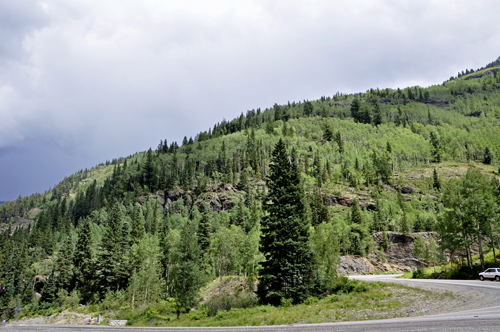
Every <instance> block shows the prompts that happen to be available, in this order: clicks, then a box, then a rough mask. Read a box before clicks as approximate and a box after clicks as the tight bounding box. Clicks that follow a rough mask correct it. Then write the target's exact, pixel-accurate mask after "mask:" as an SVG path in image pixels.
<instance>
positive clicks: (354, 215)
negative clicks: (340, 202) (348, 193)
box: [351, 198, 363, 224]
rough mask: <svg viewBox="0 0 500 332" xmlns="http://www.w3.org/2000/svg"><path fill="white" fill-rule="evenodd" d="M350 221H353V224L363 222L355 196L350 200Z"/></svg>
mask: <svg viewBox="0 0 500 332" xmlns="http://www.w3.org/2000/svg"><path fill="white" fill-rule="evenodd" d="M351 222H353V223H354V224H362V223H363V217H362V216H361V210H360V208H359V205H358V200H357V199H356V198H355V199H353V200H352V206H351Z"/></svg>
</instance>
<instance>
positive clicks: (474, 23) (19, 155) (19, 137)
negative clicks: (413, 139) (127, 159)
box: [0, 0, 500, 200]
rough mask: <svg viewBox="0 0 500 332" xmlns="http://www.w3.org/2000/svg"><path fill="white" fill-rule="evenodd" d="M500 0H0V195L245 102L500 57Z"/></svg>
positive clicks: (424, 79)
mask: <svg viewBox="0 0 500 332" xmlns="http://www.w3.org/2000/svg"><path fill="white" fill-rule="evenodd" d="M499 9H500V4H498V3H497V2H495V1H488V0H484V1H475V2H470V1H465V0H459V1H431V0H427V1H420V2H415V1H396V0H385V1H383V0H380V1H349V2H345V1H338V2H334V1H272V2H269V1H251V0H247V1H237V2H234V1H182V2H179V1H176V2H174V1H160V0H148V1H141V2H137V1H131V0H109V1H97V0H87V1H72V2H67V1H62V0H46V1H22V2H21V1H14V2H7V1H0V13H1V14H0V38H2V41H5V42H2V45H1V46H0V117H1V121H0V164H1V167H0V183H1V186H0V199H1V200H4V199H12V198H14V197H16V196H17V195H18V194H19V193H22V194H23V195H26V194H29V193H31V192H33V191H43V190H44V189H47V188H48V187H49V186H51V185H53V184H54V183H56V182H57V181H58V180H60V179H62V178H63V177H64V176H67V175H69V174H71V173H73V172H74V171H76V170H78V169H80V168H85V167H91V166H93V165H95V164H97V163H99V162H102V161H105V160H106V159H111V158H113V157H118V156H125V155H128V154H131V153H134V152H136V151H142V150H145V149H147V148H148V147H149V146H155V145H156V144H157V142H158V141H159V140H160V139H164V138H167V139H168V140H169V141H172V140H181V139H182V137H183V136H184V135H187V136H191V135H192V136H194V135H195V134H196V133H197V132H199V131H200V130H206V129H207V128H208V127H211V126H213V124H214V123H216V122H218V121H220V120H222V118H224V117H225V118H227V119H231V118H233V117H235V116H237V115H239V113H240V112H245V111H246V110H247V109H252V108H257V107H263V108H265V107H269V106H271V105H272V104H274V103H275V102H278V103H285V102H287V101H288V100H290V101H293V100H302V99H313V98H318V97H319V96H321V95H332V94H334V93H335V92H337V91H341V92H358V91H364V90H366V89H369V88H371V87H380V88H382V87H398V86H399V87H405V86H408V85H414V84H419V85H422V86H426V85H430V84H438V83H440V82H442V81H443V80H445V79H447V78H448V77H449V76H450V75H453V74H456V72H457V71H458V70H462V69H465V68H477V67H480V66H482V65H484V64H486V63H488V62H490V61H492V60H494V59H496V58H497V57H498V55H500V28H498V24H497V23H496V22H497V17H496V16H497V13H498V12H499ZM55 163H57V167H55V166H54V164H55ZM20 164H22V165H24V166H23V168H21V167H19V165H20ZM28 165H33V167H36V171H35V168H30V166H28ZM21 171H22V172H25V173H26V175H24V176H20V175H17V174H19V173H20V172H21ZM16 177H17V178H19V180H17V181H13V180H12V179H13V178H16Z"/></svg>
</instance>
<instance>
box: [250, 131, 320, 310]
mask: <svg viewBox="0 0 500 332" xmlns="http://www.w3.org/2000/svg"><path fill="white" fill-rule="evenodd" d="M267 185H268V188H269V193H268V195H267V197H266V202H268V203H266V204H265V205H264V209H265V210H266V211H267V212H268V213H269V215H268V216H267V217H266V218H264V219H263V220H262V236H261V250H262V252H263V254H264V256H265V259H266V260H265V261H264V262H262V263H261V266H262V270H261V274H260V277H259V285H258V290H257V294H258V296H259V299H260V301H261V302H262V303H271V304H273V305H279V304H280V301H281V299H282V298H289V299H292V300H293V302H294V303H300V302H302V301H304V300H305V299H306V298H307V297H308V296H309V294H310V293H311V291H312V284H313V280H312V278H313V265H312V264H313V261H312V260H313V253H312V252H311V251H310V249H309V224H308V223H307V222H305V220H306V219H305V218H304V217H305V204H304V194H303V189H302V184H301V181H300V175H299V172H298V165H297V161H296V156H295V154H294V153H293V152H292V156H291V160H289V159H288V153H287V151H286V148H285V144H284V142H283V141H282V140H281V139H280V140H279V142H278V143H277V144H276V146H275V148H274V151H273V158H272V161H271V164H270V174H269V177H268V181H267Z"/></svg>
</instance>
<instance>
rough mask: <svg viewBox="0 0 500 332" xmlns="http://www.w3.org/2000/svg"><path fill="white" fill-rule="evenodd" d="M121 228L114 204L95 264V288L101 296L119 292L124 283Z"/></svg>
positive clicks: (117, 211) (118, 211)
mask: <svg viewBox="0 0 500 332" xmlns="http://www.w3.org/2000/svg"><path fill="white" fill-rule="evenodd" d="M121 227H122V220H121V215H120V208H119V205H118V203H116V204H115V205H114V206H113V208H112V210H111V216H110V218H109V220H108V224H107V226H106V231H105V233H104V235H103V237H102V242H101V246H100V250H99V251H100V252H99V259H98V262H97V271H98V273H97V279H98V280H97V283H98V284H97V286H98V290H99V291H100V293H101V294H106V292H107V291H109V290H113V291H117V290H120V289H121V288H123V286H124V283H125V281H124V278H125V275H124V274H125V266H124V262H123V255H124V252H123V249H122V246H121V243H122V239H121V234H122V233H121Z"/></svg>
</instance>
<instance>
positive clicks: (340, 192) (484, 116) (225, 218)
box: [0, 60, 500, 317]
mask: <svg viewBox="0 0 500 332" xmlns="http://www.w3.org/2000/svg"><path fill="white" fill-rule="evenodd" d="M497 62H498V60H497V61H496V62H493V63H492V64H489V65H488V66H487V67H485V68H483V69H480V70H477V71H474V72H472V73H471V72H469V71H467V72H464V73H463V74H460V75H458V77H454V78H453V79H450V80H448V81H446V82H443V83H442V84H439V85H434V86H430V87H427V88H422V87H418V86H416V87H408V88H405V89H397V90H393V89H382V90H380V89H371V90H369V91H367V92H365V93H359V94H354V95H343V94H336V95H334V96H325V97H321V98H320V99H318V100H314V101H301V102H292V103H288V104H286V105H277V104H275V105H274V106H273V107H270V108H267V109H265V110H260V109H257V110H252V111H248V112H247V113H246V114H243V113H242V114H241V115H240V116H239V117H237V118H235V119H233V120H232V121H222V122H220V123H217V124H215V125H214V127H213V128H210V129H208V130H207V131H204V132H200V133H199V134H197V135H196V137H195V138H194V139H193V138H189V139H188V138H187V137H185V139H184V140H183V142H182V143H180V144H178V143H176V142H167V141H166V140H165V141H162V142H160V144H159V145H158V147H157V148H155V149H149V150H148V151H145V152H139V153H136V154H134V155H131V156H128V157H126V158H118V159H114V160H112V161H111V162H106V163H103V164H100V165H97V166H95V167H93V168H91V169H86V170H81V171H79V172H77V173H75V174H73V175H71V176H69V177H67V178H65V179H64V180H63V181H61V182H60V183H59V184H58V185H56V186H55V187H54V188H53V189H51V190H49V191H47V192H46V193H43V194H33V195H31V196H28V197H19V198H18V199H17V200H15V201H12V202H7V203H6V204H3V205H2V206H0V213H1V214H0V216H1V223H2V224H1V226H0V227H1V228H2V229H3V230H7V229H8V230H10V231H4V232H3V234H2V235H0V266H2V268H1V269H2V271H0V301H1V302H0V312H3V315H4V316H5V317H11V316H12V315H13V314H14V311H13V308H15V307H16V306H19V305H21V304H23V305H25V306H27V307H28V308H29V310H33V311H36V310H41V309H43V308H48V307H50V306H51V305H50V303H49V302H50V301H49V299H51V296H55V294H52V293H53V292H54V290H51V289H52V288H50V287H49V286H48V285H51V283H52V282H53V283H54V284H55V286H54V287H55V288H53V289H56V290H57V291H63V294H66V295H67V294H69V293H71V292H73V293H71V294H73V295H72V296H73V299H74V298H75V297H76V298H77V302H78V301H80V302H84V301H85V302H87V301H90V302H94V303H99V302H100V301H104V300H105V299H106V298H107V296H108V295H107V294H108V293H109V294H111V295H109V296H111V297H112V296H122V297H123V299H124V301H127V303H130V305H131V306H134V305H145V304H147V303H152V302H155V301H159V300H161V299H164V298H166V297H168V296H170V297H175V296H174V295H175V292H174V290H173V289H175V287H174V286H173V285H174V284H175V283H174V284H172V283H173V282H174V280H175V278H174V277H173V276H172V275H171V274H172V273H173V274H175V273H176V272H175V271H176V270H175V267H176V266H178V264H179V259H180V258H179V257H181V256H180V251H179V250H180V248H196V252H193V253H192V254H189V255H192V256H193V257H195V258H193V262H195V263H194V265H193V266H194V267H193V269H194V270H192V271H191V272H192V273H194V272H193V271H195V270H196V271H198V272H196V273H199V276H200V278H201V279H200V280H198V283H196V282H195V281H196V280H197V279H196V278H194V277H193V278H194V279H193V285H195V286H196V287H195V286H193V287H194V288H193V289H194V290H193V292H195V293H196V289H197V287H198V288H199V286H201V285H202V284H203V283H204V282H206V281H208V280H212V279H213V278H215V277H219V276H220V275H221V274H222V275H240V276H245V277H256V276H258V275H259V262H261V261H262V260H263V259H264V258H263V253H261V252H260V251H259V238H260V235H261V222H262V220H263V218H265V217H266V212H265V209H264V208H263V205H264V203H266V198H265V197H266V194H267V191H268V188H267V185H266V182H265V179H266V177H267V175H268V174H269V171H270V167H269V166H270V162H271V159H272V152H273V150H274V147H275V145H276V143H277V142H278V141H279V140H280V139H282V140H283V141H284V142H285V145H286V147H287V148H288V149H289V151H291V150H292V149H293V150H294V153H295V154H296V156H297V161H298V166H299V170H300V174H301V177H302V182H303V186H304V200H305V203H306V216H305V219H306V220H304V222H307V223H310V226H311V234H310V242H311V246H312V249H313V251H314V253H315V261H316V263H317V271H316V272H315V273H317V275H318V278H319V279H318V280H321V285H318V287H319V288H320V289H321V290H322V291H327V289H328V287H329V286H328V285H331V284H332V283H333V282H334V280H335V278H336V275H335V273H334V271H335V270H336V267H337V266H338V263H339V260H338V257H339V256H340V255H357V256H364V257H369V258H370V257H371V258H370V259H375V260H378V261H379V262H385V261H387V260H388V261H389V262H391V263H394V262H393V261H391V259H392V258H391V257H389V256H388V254H386V252H387V243H386V244H384V240H383V239H384V238H386V237H387V236H386V232H395V233H403V234H405V236H406V235H409V236H410V237H413V238H415V239H416V238H417V237H418V236H417V235H418V234H417V233H418V232H424V231H425V232H435V233H432V234H436V235H435V240H436V241H437V242H438V243H437V244H438V247H440V248H441V249H442V254H443V255H441V256H440V257H441V258H440V259H445V258H447V259H450V258H451V259H454V258H461V257H464V258H468V257H471V253H472V252H476V251H477V250H481V251H484V252H487V251H488V250H490V249H491V248H493V247H495V246H497V239H498V229H499V228H498V226H499V225H498V220H499V218H498V215H499V211H498V209H497V207H498V204H499V203H498V196H499V195H498V192H499V191H498V190H499V189H498V179H497V178H498V172H499V168H498V158H499V156H500V139H499V137H500V73H499V68H500V66H499V63H497ZM472 188H476V189H477V190H476V191H474V192H475V194H474V195H472V196H470V195H469V194H468V193H469V192H470V190H472ZM451 194H456V195H455V196H453V195H451ZM451 196H453V197H454V199H451V198H450V197H451ZM461 199H462V200H467V202H469V203H470V204H469V205H468V206H465V207H464V206H460V205H459V204H458V205H457V202H458V201H460V200H461ZM483 202H488V203H487V204H486V205H484V204H483ZM481 204H483V205H481ZM474 208H475V209H476V210H474ZM479 210H480V211H482V212H484V213H483V214H482V215H474V214H473V213H472V212H471V211H479ZM456 211H462V212H463V213H462V214H460V213H455V214H453V213H454V212H456ZM464 216H465V217H464ZM476 221H477V223H476ZM190 234H191V235H194V237H193V236H191V237H190ZM391 234H392V233H391ZM412 234H413V235H412ZM375 235H376V236H375ZM84 239H88V241H87V240H86V241H87V242H82V241H84ZM377 239H379V240H380V239H382V240H380V241H379V240H377ZM433 240H434V238H433ZM189 243H191V244H189ZM420 244H421V243H420ZM412 245H413V244H412ZM425 246H426V247H425V250H424V251H427V252H433V251H434V252H433V253H432V255H430V256H429V255H428V256H425V257H424V256H422V254H421V252H418V250H417V252H415V253H414V254H412V255H413V256H412V257H413V258H415V261H417V263H415V265H414V267H417V266H423V265H428V264H431V265H432V264H436V263H437V262H438V255H437V252H435V251H436V250H437V249H436V250H435V249H433V248H432V246H433V245H430V243H429V241H427V242H426V243H425ZM428 246H431V247H430V248H429V247H428ZM478 246H479V247H478ZM478 248H479V249H478ZM186 250H187V249H186ZM189 255H188V256H189ZM421 256H422V257H421ZM189 257H191V256H189ZM443 257H444V258H443ZM102 262H115V263H116V264H115V263H109V264H104V265H103V263H102ZM145 262H147V263H145ZM332 271H333V272H332ZM191 272H190V273H191ZM193 275H194V274H193ZM148 276H153V277H152V278H153V279H151V278H149V277H148ZM195 279H196V280H195ZM145 285H147V286H145ZM51 287H52V286H51ZM172 287H174V288H172ZM152 289H153V291H151V290H152ZM49 291H50V292H52V293H50V294H49ZM64 292H66V293H64ZM35 293H40V294H41V296H42V297H41V299H38V298H37V297H36V296H35ZM131 294H133V295H131ZM146 294H149V295H146ZM66 295H64V296H66ZM64 296H63V295H61V297H62V300H61V301H63V302H64V301H69V300H67V299H66V298H65V297H64ZM68 298H71V296H70V297H68ZM186 305H187V304H186ZM190 305H194V304H190ZM26 310H28V309H26Z"/></svg>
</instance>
